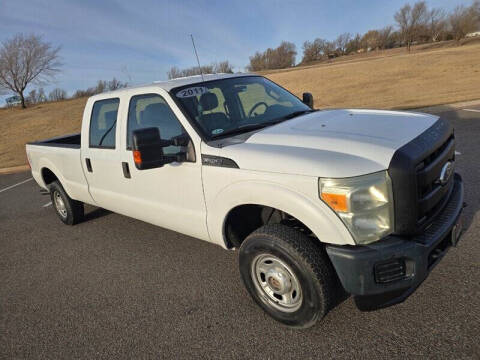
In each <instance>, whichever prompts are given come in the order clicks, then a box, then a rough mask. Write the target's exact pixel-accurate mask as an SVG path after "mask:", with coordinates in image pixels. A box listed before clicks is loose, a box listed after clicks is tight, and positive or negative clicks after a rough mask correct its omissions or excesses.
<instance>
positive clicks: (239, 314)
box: [0, 106, 480, 359]
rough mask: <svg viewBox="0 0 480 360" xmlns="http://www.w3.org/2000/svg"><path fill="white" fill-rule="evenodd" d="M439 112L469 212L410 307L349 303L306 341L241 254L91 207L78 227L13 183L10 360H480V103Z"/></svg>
mask: <svg viewBox="0 0 480 360" xmlns="http://www.w3.org/2000/svg"><path fill="white" fill-rule="evenodd" d="M440 115H441V116H445V117H448V118H449V119H451V121H452V122H453V124H454V126H455V129H456V130H455V134H456V137H457V151H458V152H459V154H458V156H457V169H458V172H460V174H461V175H462V176H463V178H464V181H465V187H466V201H467V203H468V205H469V206H468V207H467V208H466V209H465V219H466V231H465V233H464V235H463V238H462V240H461V241H460V244H459V246H458V247H457V248H453V249H451V250H450V251H449V253H448V254H447V255H446V257H445V258H444V259H443V260H442V261H441V262H440V264H439V265H438V266H437V267H436V268H435V269H434V270H433V272H432V273H431V275H430V277H429V278H428V279H427V280H426V281H425V282H424V283H423V285H422V286H421V287H420V288H419V289H418V290H417V291H416V292H415V293H414V294H413V295H412V296H411V297H410V298H409V299H407V300H406V301H405V302H404V303H402V304H400V305H397V306H394V307H391V308H387V309H383V310H380V311H376V312H360V311H359V310H357V308H356V306H355V304H354V301H353V300H352V299H351V298H349V299H347V300H346V301H344V302H343V303H342V304H340V305H339V306H338V307H337V308H335V309H334V310H333V311H332V312H330V313H329V314H328V315H327V317H326V318H325V319H324V320H323V322H321V323H318V324H317V325H316V326H315V327H313V328H311V329H307V330H302V331H299V330H292V329H289V328H286V327H284V326H282V325H280V324H279V323H277V322H275V321H274V320H272V319H270V318H269V317H268V316H266V315H265V314H264V313H263V312H262V311H261V310H260V308H258V307H257V306H256V305H255V304H254V302H253V301H252V300H251V299H250V297H249V296H248V294H247V292H246V290H245V289H244V288H243V284H242V283H241V280H240V276H239V273H238V269H237V267H238V264H237V253H236V252H233V251H230V252H229V251H225V250H223V249H221V248H220V247H217V246H215V245H212V244H208V243H206V242H203V241H199V240H196V239H193V238H189V237H186V236H183V235H180V234H178V233H174V232H171V231H168V230H164V229H161V228H158V227H155V226H153V225H149V224H146V223H143V222H140V221H137V220H134V219H130V218H127V217H124V216H120V215H117V214H113V213H110V212H108V211H105V210H101V209H95V208H91V207H88V208H87V213H88V214H87V219H86V221H85V222H83V223H81V224H79V225H77V226H74V227H68V226H65V225H63V224H62V223H61V222H60V220H59V219H58V218H57V215H56V214H55V213H54V210H53V209H52V207H51V205H49V202H50V199H49V197H48V196H45V195H42V194H40V192H39V191H38V190H39V188H38V186H37V185H36V184H35V182H34V181H33V180H29V178H30V174H29V173H17V174H12V175H3V176H0V358H53V359H59V358H62V359H67V358H68V359H70V358H89V359H92V358H115V359H117V358H130V359H131V358H190V357H196V358H264V359H268V358H298V359H300V358H369V359H371V358H405V357H408V358H448V359H478V358H480V241H479V235H480V211H479V207H480V186H479V185H478V184H479V183H480V106H477V107H469V108H468V109H466V110H463V109H461V110H455V109H448V108H446V109H445V110H444V111H443V112H442V113H441V114H440ZM22 182H23V183H22ZM17 184H18V185H17ZM13 185H17V186H13ZM12 186H13V187H12ZM185 221H188V219H185Z"/></svg>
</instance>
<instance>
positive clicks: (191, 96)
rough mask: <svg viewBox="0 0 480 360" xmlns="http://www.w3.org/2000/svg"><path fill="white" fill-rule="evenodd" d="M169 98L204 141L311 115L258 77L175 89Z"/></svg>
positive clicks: (225, 80)
mask: <svg viewBox="0 0 480 360" xmlns="http://www.w3.org/2000/svg"><path fill="white" fill-rule="evenodd" d="M172 96H174V97H176V99H177V100H178V102H179V103H180V106H182V107H183V109H184V110H185V112H186V113H187V114H188V115H189V116H190V118H191V119H192V120H193V121H194V122H196V124H197V125H198V127H200V128H201V129H202V131H203V133H204V135H205V136H206V137H207V139H208V140H212V139H216V138H221V137H226V136H231V135H234V134H239V133H243V132H248V131H252V130H255V129H259V128H262V127H265V126H269V125H271V124H274V123H278V122H280V121H283V120H286V119H288V118H291V117H293V116H296V115H299V114H302V113H305V112H309V111H312V109H310V108H309V107H308V106H307V105H305V104H304V103H303V102H302V101H300V100H299V99H298V98H297V97H295V96H293V95H292V94H290V93H289V92H288V91H286V90H285V89H283V88H281V87H280V86H278V85H276V84H274V83H273V82H271V81H269V80H267V79H265V78H264V77H261V76H248V77H236V78H229V79H222V80H215V81H208V82H205V83H198V84H192V85H188V86H183V87H179V88H175V89H173V90H172Z"/></svg>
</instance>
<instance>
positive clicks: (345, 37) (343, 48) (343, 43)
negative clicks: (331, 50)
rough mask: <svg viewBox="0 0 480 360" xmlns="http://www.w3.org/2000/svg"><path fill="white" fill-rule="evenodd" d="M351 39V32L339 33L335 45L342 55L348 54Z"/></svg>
mask: <svg viewBox="0 0 480 360" xmlns="http://www.w3.org/2000/svg"><path fill="white" fill-rule="evenodd" d="M351 39H352V35H351V34H350V33H343V34H340V35H338V37H337V39H336V40H335V45H336V47H337V49H338V50H339V51H340V53H341V54H342V55H345V54H346V52H347V45H348V43H349V42H350V40H351Z"/></svg>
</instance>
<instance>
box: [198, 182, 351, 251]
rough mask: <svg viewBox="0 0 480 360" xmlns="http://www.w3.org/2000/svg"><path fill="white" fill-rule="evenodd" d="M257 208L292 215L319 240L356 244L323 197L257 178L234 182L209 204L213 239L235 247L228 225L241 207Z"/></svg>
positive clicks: (209, 226) (294, 219)
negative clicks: (309, 195) (323, 200)
mask: <svg viewBox="0 0 480 360" xmlns="http://www.w3.org/2000/svg"><path fill="white" fill-rule="evenodd" d="M254 207H257V208H260V209H265V208H269V209H273V210H275V211H278V212H281V213H282V214H285V216H287V217H291V220H293V221H294V222H297V225H298V226H300V227H302V228H304V231H309V232H311V234H312V235H314V236H315V237H316V238H317V239H319V241H320V242H325V243H333V244H339V245H347V244H349V245H354V242H353V239H352V237H351V235H350V233H349V232H348V230H347V229H346V227H345V225H343V223H342V222H341V220H340V219H339V218H338V217H337V216H336V215H335V214H334V213H333V211H331V210H330V209H329V208H328V207H327V206H326V205H325V204H323V203H322V202H321V201H320V200H317V199H309V198H307V197H306V196H305V195H304V194H302V193H299V192H296V191H294V190H292V189H290V188H287V187H285V186H283V185H280V184H277V183H268V182H257V181H244V182H239V183H235V184H232V185H230V186H228V187H226V188H225V189H223V190H222V191H221V192H220V193H219V194H218V195H217V196H216V197H215V199H214V201H213V202H212V203H211V204H208V208H209V211H208V214H207V225H208V229H209V233H210V237H211V240H212V241H213V242H215V243H218V244H219V245H221V246H223V247H225V248H232V247H236V246H235V245H236V244H235V243H234V242H233V243H232V241H231V239H229V231H228V225H229V224H230V223H231V220H232V216H235V215H238V214H236V212H238V211H239V212H240V213H242V210H239V209H253V208H254ZM258 211H260V210H258ZM243 214H245V213H243ZM256 219H257V220H258V216H257V217H256ZM241 221H242V220H241ZM241 221H240V222H241ZM261 225H263V224H260V226H261ZM255 229H256V228H255ZM255 229H253V230H255ZM247 235H248V234H247Z"/></svg>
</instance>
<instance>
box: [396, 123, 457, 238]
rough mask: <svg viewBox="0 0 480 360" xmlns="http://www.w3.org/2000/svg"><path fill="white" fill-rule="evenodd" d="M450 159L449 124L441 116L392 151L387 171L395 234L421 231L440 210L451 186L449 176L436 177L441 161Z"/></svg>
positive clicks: (452, 155) (452, 142) (452, 151)
mask: <svg viewBox="0 0 480 360" xmlns="http://www.w3.org/2000/svg"><path fill="white" fill-rule="evenodd" d="M454 159H455V137H454V133H453V127H452V125H451V124H450V122H449V121H448V120H446V119H442V118H440V119H438V120H437V121H436V122H435V123H434V124H433V125H432V126H431V127H430V128H428V129H427V130H426V131H424V132H423V133H422V134H420V135H419V136H417V137H416V138H415V139H413V140H412V141H410V142H409V143H407V144H405V145H404V146H402V147H401V148H400V149H398V150H397V151H396V152H395V153H394V154H393V157H392V160H391V162H390V166H389V168H388V172H389V175H390V178H391V179H392V188H393V200H394V208H395V234H397V235H404V236H414V235H418V234H420V233H422V232H423V231H424V230H425V229H426V228H427V227H428V226H429V224H430V223H431V221H432V220H433V219H434V218H435V216H437V214H438V213H439V212H440V211H441V210H442V208H443V207H444V205H445V204H446V202H447V200H448V197H449V195H450V193H451V190H452V188H453V186H452V185H453V176H451V177H450V179H449V181H448V182H447V183H444V184H443V185H441V184H440V181H439V178H440V174H441V172H442V168H443V167H444V165H445V163H446V162H447V161H453V160H454Z"/></svg>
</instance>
